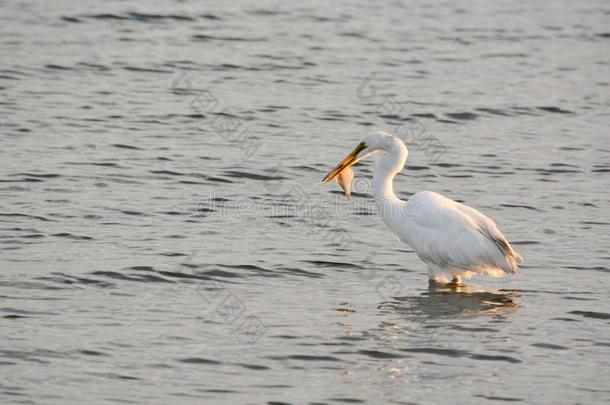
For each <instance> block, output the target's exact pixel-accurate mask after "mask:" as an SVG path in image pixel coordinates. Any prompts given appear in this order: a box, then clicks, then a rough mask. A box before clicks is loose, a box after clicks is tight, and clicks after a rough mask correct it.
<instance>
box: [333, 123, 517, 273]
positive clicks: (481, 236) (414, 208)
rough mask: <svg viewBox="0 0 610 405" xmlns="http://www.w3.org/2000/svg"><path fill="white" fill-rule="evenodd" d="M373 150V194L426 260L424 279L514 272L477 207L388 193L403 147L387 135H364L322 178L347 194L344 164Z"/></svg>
mask: <svg viewBox="0 0 610 405" xmlns="http://www.w3.org/2000/svg"><path fill="white" fill-rule="evenodd" d="M375 152H382V153H383V156H382V157H381V158H380V159H379V161H378V163H377V166H376V167H375V171H374V174H373V195H374V197H375V200H376V202H377V205H378V206H379V211H380V214H381V216H382V218H383V221H384V222H385V224H386V225H387V226H388V227H389V228H390V229H391V230H392V232H393V233H394V234H395V235H396V236H397V237H398V239H400V240H401V241H403V242H405V243H407V244H408V245H409V246H411V248H413V250H414V251H415V253H416V254H417V256H418V257H419V258H420V259H421V260H422V261H424V263H426V265H427V266H428V277H429V279H430V280H432V281H436V282H445V283H446V282H449V280H451V282H452V283H455V284H459V283H461V279H462V277H464V278H469V277H471V276H472V275H475V274H478V273H487V274H489V275H491V276H494V277H500V276H502V275H504V274H505V273H508V274H513V273H515V272H516V271H517V265H518V264H519V263H521V256H519V254H518V253H517V252H515V251H514V250H513V248H512V247H511V246H510V244H509V243H508V241H507V240H506V238H505V237H504V235H502V233H501V232H500V230H499V229H498V228H497V227H496V224H495V223H494V222H493V221H492V220H491V219H489V218H488V217H486V216H485V215H483V214H481V213H480V212H479V211H477V210H475V209H474V208H471V207H469V206H467V205H464V204H460V203H458V202H456V201H453V200H450V199H449V198H446V197H444V196H442V195H440V194H437V193H434V192H431V191H420V192H418V193H415V194H413V195H412V196H411V198H409V199H408V200H407V201H403V200H401V199H400V198H398V197H397V196H396V195H395V194H394V190H393V186H392V182H393V180H394V176H396V174H398V173H399V172H400V171H401V170H402V169H403V167H404V165H405V162H406V161H407V155H408V151H407V147H406V146H405V144H404V143H402V141H401V140H399V139H398V138H396V137H394V136H392V135H390V134H387V133H385V132H381V131H378V132H373V133H371V134H368V135H366V136H365V137H364V138H362V142H360V143H359V144H358V145H357V146H356V148H354V150H353V151H352V152H351V153H350V154H348V155H347V156H346V157H345V158H344V159H343V160H342V161H341V162H340V163H339V164H338V165H337V166H336V167H335V168H334V169H332V170H331V171H330V172H328V174H327V175H326V176H325V177H324V179H322V182H323V183H326V182H328V181H330V180H331V179H333V178H337V181H338V183H339V184H340V185H341V187H342V188H343V189H344V190H345V192H346V194H348V195H349V190H350V184H347V182H349V183H351V179H352V177H353V176H352V174H351V169H350V166H352V165H353V164H355V163H356V162H357V161H359V160H361V159H363V158H364V157H366V156H368V155H370V154H372V153H375Z"/></svg>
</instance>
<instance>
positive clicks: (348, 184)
mask: <svg viewBox="0 0 610 405" xmlns="http://www.w3.org/2000/svg"><path fill="white" fill-rule="evenodd" d="M364 149H366V144H365V143H364V142H360V143H359V144H358V145H357V146H356V147H355V148H354V150H353V151H351V152H350V153H349V154H348V155H347V156H346V157H345V158H344V159H343V160H342V161H341V162H339V164H338V165H337V166H335V168H334V169H332V170H331V171H329V172H328V174H327V175H326V176H324V178H323V179H322V183H328V182H329V181H330V180H332V179H334V178H336V179H337V183H339V185H340V186H341V188H342V189H343V191H345V195H347V197H348V198H351V190H352V180H353V179H354V173H353V172H352V169H350V167H351V166H352V165H353V164H354V163H356V162H357V161H358V154H359V153H360V152H362V151H363V150H364Z"/></svg>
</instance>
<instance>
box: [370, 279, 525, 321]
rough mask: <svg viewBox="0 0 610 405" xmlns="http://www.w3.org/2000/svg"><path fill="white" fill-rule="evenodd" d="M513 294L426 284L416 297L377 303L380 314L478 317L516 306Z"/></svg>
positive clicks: (438, 317)
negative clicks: (426, 286)
mask: <svg viewBox="0 0 610 405" xmlns="http://www.w3.org/2000/svg"><path fill="white" fill-rule="evenodd" d="M518 297H519V295H518V294H517V293H516V292H513V291H505V290H495V289H484V288H481V287H477V286H469V285H455V284H443V283H435V282H430V284H429V285H428V290H427V291H425V292H424V293H422V294H420V295H416V296H405V297H395V298H393V299H391V300H388V301H384V302H382V303H381V304H379V311H380V313H381V314H390V313H395V314H404V315H411V316H414V317H417V318H420V317H422V318H424V319H426V320H433V319H441V318H445V319H446V318H451V317H455V316H458V317H459V316H468V315H479V314H501V313H503V312H506V311H510V310H513V309H515V308H517V307H518V304H517V299H518Z"/></svg>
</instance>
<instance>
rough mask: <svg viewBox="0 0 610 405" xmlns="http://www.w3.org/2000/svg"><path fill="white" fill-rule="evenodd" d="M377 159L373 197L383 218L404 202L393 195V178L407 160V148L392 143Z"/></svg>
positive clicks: (399, 143) (401, 144)
mask: <svg viewBox="0 0 610 405" xmlns="http://www.w3.org/2000/svg"><path fill="white" fill-rule="evenodd" d="M384 152H385V153H384V154H383V156H382V157H381V159H379V162H378V163H377V166H376V167H375V171H374V173H373V195H374V196H375V200H376V201H377V204H378V205H379V209H380V211H381V214H382V216H383V217H384V218H386V217H387V216H388V214H391V212H395V210H396V209H397V208H398V207H400V206H401V205H402V204H404V203H405V202H404V201H402V200H401V199H400V198H398V197H397V196H396V194H394V187H393V184H392V183H393V181H394V177H395V176H396V175H397V174H398V173H399V172H400V171H401V170H402V168H403V167H404V165H405V162H406V160H407V148H406V147H405V146H404V145H403V143H402V142H393V143H392V144H391V145H390V146H389V147H388V148H387V149H386V150H384Z"/></svg>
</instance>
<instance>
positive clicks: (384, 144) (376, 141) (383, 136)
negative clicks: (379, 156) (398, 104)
mask: <svg viewBox="0 0 610 405" xmlns="http://www.w3.org/2000/svg"><path fill="white" fill-rule="evenodd" d="M396 141H398V140H397V139H396V138H395V137H394V136H392V135H390V134H388V133H385V132H382V131H376V132H372V133H370V134H368V135H365V136H364V137H362V141H360V143H359V144H358V145H356V147H355V148H354V149H353V150H352V151H351V152H350V153H348V155H347V156H346V157H345V158H343V160H342V161H340V162H339V164H338V165H337V166H335V167H334V168H333V169H332V170H331V171H329V172H328V174H327V175H326V176H324V178H323V179H322V183H328V182H329V181H331V180H332V179H334V178H335V177H337V176H339V175H340V174H341V173H342V172H344V171H346V170H348V169H349V168H350V166H352V165H354V164H355V163H356V162H358V161H359V160H361V159H363V158H365V157H366V156H368V155H370V154H372V153H375V152H377V151H380V150H388V148H389V147H391V145H392V143H393V142H396ZM398 142H400V141H398ZM339 179H340V177H339ZM338 182H339V184H340V185H341V187H343V189H344V190H346V194H348V196H349V192H348V191H347V189H346V185H344V184H342V182H341V181H340V180H338ZM350 182H351V176H350Z"/></svg>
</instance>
